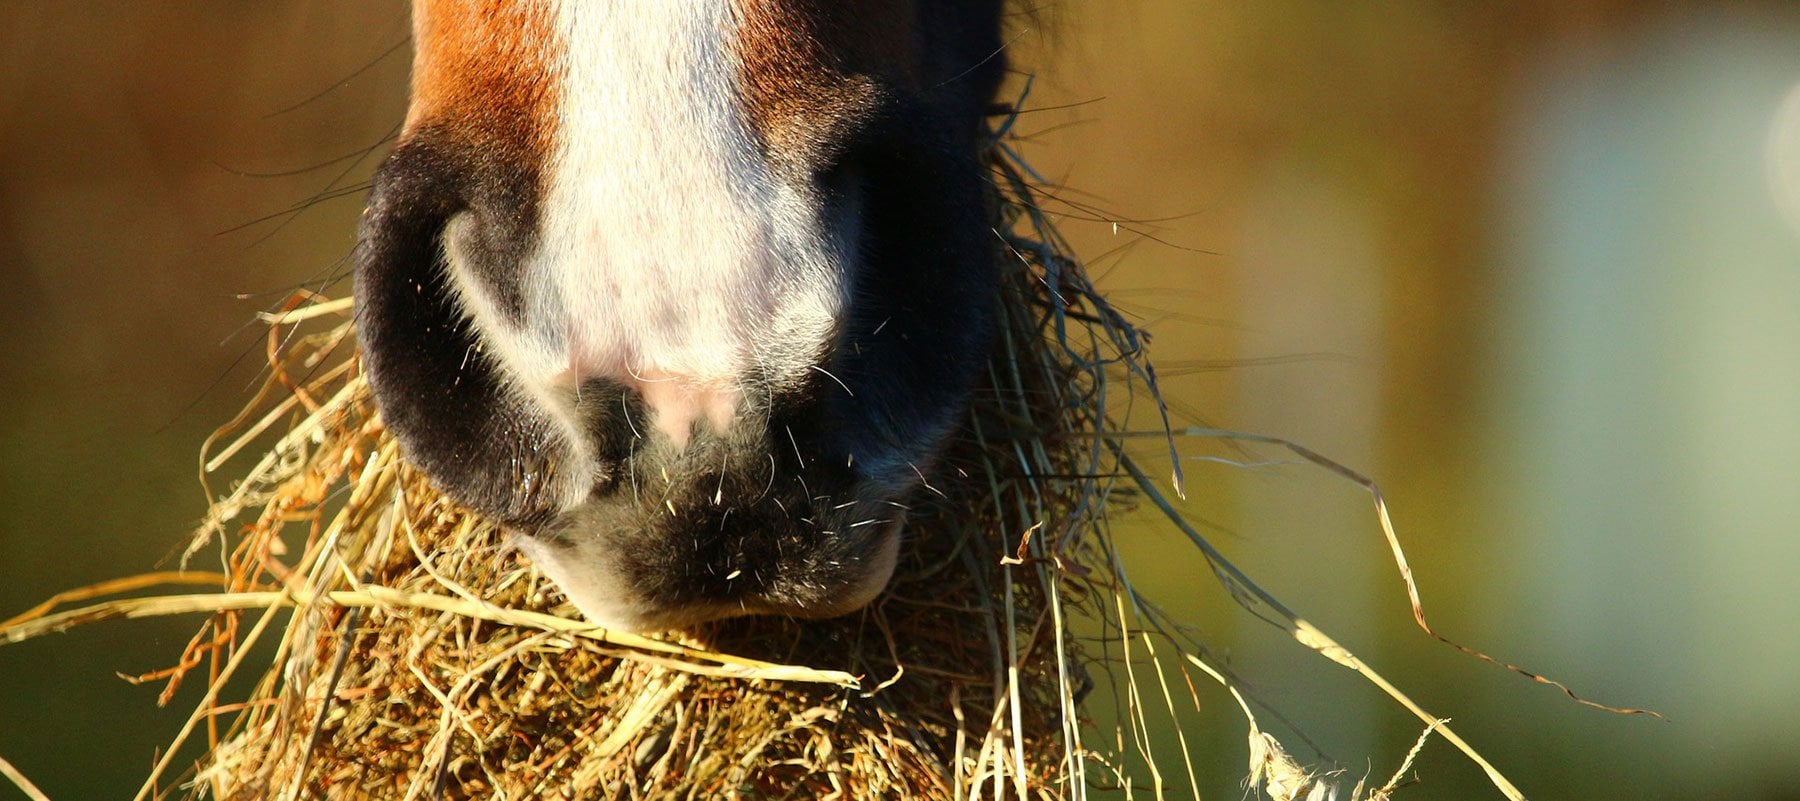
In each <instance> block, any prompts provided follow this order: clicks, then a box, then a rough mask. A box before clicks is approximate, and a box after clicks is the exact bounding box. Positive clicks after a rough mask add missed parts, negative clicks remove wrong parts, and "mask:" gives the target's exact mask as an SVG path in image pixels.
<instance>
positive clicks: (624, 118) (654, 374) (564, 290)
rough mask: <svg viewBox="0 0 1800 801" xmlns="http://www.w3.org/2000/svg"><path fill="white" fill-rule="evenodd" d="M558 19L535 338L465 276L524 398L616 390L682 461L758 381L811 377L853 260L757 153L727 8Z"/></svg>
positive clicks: (801, 192)
mask: <svg viewBox="0 0 1800 801" xmlns="http://www.w3.org/2000/svg"><path fill="white" fill-rule="evenodd" d="M552 6H553V8H554V20H555V23H554V24H555V29H556V32H557V35H558V37H559V38H560V39H561V42H560V44H561V46H562V47H563V48H565V52H564V53H563V54H562V55H563V63H564V66H565V71H564V80H563V83H562V85H561V86H560V87H557V90H558V92H559V96H560V97H559V101H560V102H559V109H560V114H559V115H558V123H557V124H558V126H559V128H558V130H557V131H556V134H555V137H554V139H555V141H556V146H555V149H554V152H553V153H552V154H551V155H550V158H549V160H548V163H547V164H546V165H545V171H544V175H545V184H546V185H545V192H544V195H545V196H544V198H543V199H542V200H543V202H542V205H541V206H540V209H541V221H540V222H541V228H540V240H539V243H538V248H537V250H536V252H535V253H533V254H532V255H531V256H530V257H529V258H528V259H527V263H526V264H525V265H523V266H524V270H523V273H524V275H525V284H524V286H522V287H520V290H521V292H522V293H523V296H524V301H525V310H526V311H525V316H526V323H525V326H524V327H523V328H512V327H509V326H507V325H506V324H504V323H502V322H500V320H501V317H500V315H499V314H498V311H497V309H496V308H495V307H494V306H493V304H492V302H491V301H490V300H489V299H488V298H487V296H486V294H487V293H486V291H485V290H483V289H482V288H481V287H480V286H478V285H476V284H475V283H474V282H472V281H470V280H468V277H467V275H465V274H464V272H465V271H453V274H455V275H456V281H457V284H458V288H459V289H460V290H461V295H462V297H463V301H464V304H465V306H466V307H467V308H468V310H469V311H470V312H471V313H472V314H473V315H474V316H475V318H476V320H477V323H478V324H479V325H480V327H481V330H482V331H483V333H485V334H486V335H487V336H488V338H489V339H490V340H491V341H493V342H494V344H495V346H496V347H495V349H494V350H495V351H496V353H497V355H498V357H499V358H500V359H501V360H502V362H503V363H504V364H505V365H506V366H507V367H508V368H509V372H510V373H512V374H513V376H514V378H515V379H516V380H517V382H518V385H519V388H520V389H521V390H523V391H525V392H526V393H528V394H529V395H531V396H533V397H535V398H537V399H538V400H539V401H540V402H543V403H545V405H546V406H547V408H551V409H557V410H563V411H564V412H565V416H566V411H567V410H569V409H572V406H573V401H574V390H575V388H576V387H578V386H579V385H580V383H581V382H582V381H586V380H589V379H594V378H604V379H611V380H614V381H618V382H621V383H623V384H625V385H626V386H629V387H632V388H634V389H636V390H637V391H638V392H640V393H641V394H642V396H643V398H644V401H645V404H646V405H647V406H648V407H649V408H650V410H651V412H652V415H653V421H652V422H653V424H654V427H655V428H656V429H657V430H658V431H661V432H662V433H663V434H664V435H665V436H667V437H669V438H670V439H671V440H673V441H674V442H675V443H676V444H677V445H681V444H684V443H685V442H686V440H687V437H688V432H689V430H690V428H691V426H693V425H694V424H696V423H697V422H701V421H704V422H705V423H706V424H707V425H710V426H712V427H713V428H714V429H718V430H723V429H724V428H725V427H727V426H728V425H730V423H731V421H732V419H733V418H734V417H736V416H737V415H738V414H739V413H740V409H739V405H740V401H741V399H742V397H743V393H742V391H741V387H742V384H743V381H744V380H745V379H746V378H748V377H751V376H761V377H763V378H765V379H772V380H774V381H776V382H778V383H780V382H793V381H797V380H798V379H799V377H800V375H801V374H803V373H804V372H805V371H806V370H807V369H808V367H810V366H811V365H812V363H813V362H814V360H815V359H816V357H817V355H818V354H819V353H820V351H821V349H822V345H823V343H824V341H825V339H826V337H827V336H828V335H829V332H830V330H831V328H832V321H833V319H834V318H835V317H836V316H837V312H838V309H839V308H840V306H841V305H842V293H843V290H842V286H843V283H844V282H843V280H842V279H841V278H840V277H839V273H840V271H839V268H838V267H837V266H836V264H837V262H838V261H839V258H840V255H841V254H840V253H839V251H838V248H839V246H838V245H836V244H834V243H833V242H832V241H831V238H830V237H829V236H828V235H827V234H826V233H825V232H824V231H823V230H822V228H821V224H820V215H819V212H818V205H819V204H818V199H817V198H816V197H814V196H813V193H812V192H811V190H810V189H809V188H807V187H796V186H790V185H788V184H785V183H783V182H780V181H778V180H777V179H776V178H775V177H774V176H773V175H772V174H771V173H770V170H769V168H768V166H767V165H766V164H765V163H764V160H763V158H762V157H761V155H760V153H759V152H758V150H757V146H756V143H755V140H754V138H753V135H752V134H751V132H750V129H749V125H748V122H747V120H746V116H745V114H744V111H743V109H742V108H741V102H742V100H741V94H740V92H739V90H738V74H739V68H740V67H739V63H738V60H737V57H736V55H735V50H734V47H733V46H732V37H733V36H734V35H735V33H734V31H733V25H734V23H733V21H732V10H731V0H553V2H552ZM455 227H456V226H455V225H454V224H453V225H452V231H453V232H454V229H455ZM450 239H451V242H452V247H451V249H450V252H451V259H452V261H453V263H454V261H455V260H456V258H457V257H456V252H457V251H456V248H455V247H454V244H455V237H454V236H452V237H451V238H450ZM565 422H567V423H568V424H569V425H571V427H572V428H575V429H576V430H577V431H579V429H580V425H579V424H578V423H577V422H576V421H573V420H566V421H565ZM574 439H576V440H578V441H579V440H582V439H585V437H581V436H577V437H575V438H574Z"/></svg>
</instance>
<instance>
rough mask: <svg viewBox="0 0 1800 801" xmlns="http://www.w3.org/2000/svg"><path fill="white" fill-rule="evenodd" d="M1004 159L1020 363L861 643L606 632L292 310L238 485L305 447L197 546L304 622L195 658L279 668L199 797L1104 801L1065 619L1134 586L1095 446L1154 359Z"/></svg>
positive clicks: (987, 406) (925, 502) (931, 507)
mask: <svg viewBox="0 0 1800 801" xmlns="http://www.w3.org/2000/svg"><path fill="white" fill-rule="evenodd" d="M993 153H994V159H993V166H994V170H995V176H996V178H997V179H999V181H1000V182H1002V183H1003V184H1004V185H1006V186H1008V187H1010V189H1011V191H1010V192H1008V193H1007V195H1008V196H1007V197H1005V198H1003V199H999V201H998V203H997V209H998V211H997V214H998V217H997V219H998V220H999V225H997V226H996V227H997V229H998V230H1000V231H1003V232H1007V238H1008V240H1009V242H1008V245H1009V247H1008V248H1007V258H1006V259H1005V260H1004V264H1005V267H1004V272H1005V275H1004V279H1003V283H1004V286H1005V289H1004V292H1003V302H1002V307H1003V314H1002V319H1003V323H1002V326H1003V335H1002V337H1003V342H1002V343H1001V346H1000V347H999V348H998V350H997V355H996V356H995V358H994V361H993V364H992V365H991V369H990V370H989V372H988V375H987V377H986V380H985V381H984V382H983V383H982V385H981V386H980V387H979V389H978V390H977V394H976V397H977V402H976V403H975V404H974V408H973V410H972V411H971V413H970V415H969V417H968V421H967V426H966V428H965V429H964V431H963V435H962V436H960V437H958V438H957V440H956V442H955V443H954V444H953V446H952V447H951V450H950V451H949V452H948V453H947V454H946V456H945V461H944V465H945V472H946V473H948V474H951V475H952V476H953V477H954V480H943V481H940V482H939V483H941V484H942V485H943V486H941V487H939V486H936V485H933V486H931V487H930V488H929V489H928V490H927V491H926V492H924V493H921V497H920V498H919V499H918V502H917V504H916V506H915V509H914V512H913V514H912V517H911V522H910V523H909V526H908V532H909V534H908V537H907V539H906V546H905V552H904V555H903V557H902V560H901V563H900V567H899V568H898V570H897V571H896V575H895V578H894V581H893V583H892V585H891V587H890V590H889V592H888V593H887V594H885V595H884V596H883V597H882V598H881V599H880V600H879V601H877V602H876V604H874V605H873V606H872V607H871V608H870V609H868V610H867V611H866V612H863V613H861V614H856V615H850V616H847V617H844V618H841V619H837V620H832V621H824V622H817V621H812V622H797V621H790V620H785V619H779V618H756V619H747V620H735V621H728V622H724V623H720V624H713V625H710V626H707V627H703V628H700V629H698V630H695V631H690V632H685V633H682V634H681V635H679V638H678V639H669V640H653V639H647V638H640V637H634V636H629V635H624V634H620V633H616V632H606V631H599V630H593V629H591V628H589V627H587V626H585V625H584V624H582V623H581V622H580V620H579V617H578V615H576V613H575V612H574V611H573V609H572V608H571V607H569V606H568V605H567V604H566V603H564V601H563V599H562V597H561V594H560V593H559V592H558V591H557V590H556V589H555V587H553V586H552V585H551V584H549V583H548V582H547V581H546V580H545V579H543V578H542V577H540V576H539V575H538V574H537V573H536V571H534V570H533V569H532V568H531V566H530V565H529V563H527V562H525V561H524V560H523V559H522V558H521V557H520V556H519V555H518V554H517V553H515V552H514V551H512V550H511V549H509V548H508V547H506V545H505V543H504V538H503V537H502V535H501V532H500V531H499V530H497V528H496V527H495V526H494V525H492V524H490V523H487V522H485V521H483V520H480V519H478V518H477V517H475V516H473V515H472V514H471V513H469V512H467V511H465V510H463V509H461V508H459V507H458V506H456V505H455V504H454V503H452V502H450V501H449V500H447V499H446V498H444V497H443V496H441V495H439V494H438V493H436V492H435V491H434V490H432V489H431V487H430V486H429V485H428V484H427V482H426V481H425V479H424V477H423V476H422V475H421V474H420V473H418V472H417V471H415V470H413V469H412V468H410V467H409V466H408V465H406V464H405V463H404V462H403V461H402V460H400V459H399V458H398V455H397V450H396V447H395V443H394V441H393V440H392V439H391V438H390V437H389V436H388V435H387V434H386V432H385V431H384V429H383V428H382V425H381V421H380V419H379V418H378V416H377V415H376V411H375V408H374V405H373V401H372V399H371V398H370V396H369V393H368V391H367V388H366V385H365V384H364V382H363V379H362V377H361V375H360V374H359V372H358V371H357V368H356V362H355V358H354V355H353V352H352V344H351V342H352V336H351V332H350V330H349V324H348V323H347V322H337V323H336V324H335V325H330V324H328V323H325V322H323V321H331V320H334V319H336V320H342V319H343V318H345V317H347V312H348V307H347V306H346V305H345V304H344V303H342V302H335V303H320V304H316V305H307V306H304V307H302V308H301V309H299V310H296V311H291V312H289V313H287V314H283V315H279V316H277V317H276V318H274V319H273V320H272V323H273V325H272V328H271V331H270V337H271V347H270V354H271V364H272V366H273V368H274V369H273V375H272V378H271V379H270V382H269V387H268V389H267V391H265V392H264V393H262V395H261V397H259V398H258V400H257V403H256V404H254V405H253V407H252V410H250V411H247V412H246V414H245V415H243V416H242V417H241V418H240V419H239V420H238V421H235V423H234V425H232V426H229V427H228V428H227V429H224V430H222V431H221V433H220V436H219V437H217V438H216V440H217V441H216V443H215V444H216V445H217V447H216V448H215V449H213V451H212V452H211V453H209V454H208V455H207V457H206V459H207V466H208V467H209V468H218V467H220V466H222V465H223V464H225V463H226V462H227V461H228V460H230V459H231V458H233V457H235V456H237V455H238V454H239V453H241V452H243V451H246V450H249V449H250V445H251V443H253V442H256V441H258V440H259V438H261V439H262V440H266V439H267V436H266V433H265V432H268V431H270V430H274V429H276V428H278V427H280V426H283V425H286V426H288V427H289V428H288V431H287V433H286V434H285V435H283V436H281V437H280V439H279V440H278V441H277V442H275V443H274V445H273V446H272V447H270V448H269V450H268V451H267V452H266V454H265V455H263V456H262V457H261V459H260V461H258V462H257V463H256V464H255V465H254V466H253V467H252V468H251V469H250V470H249V472H248V475H247V477H246V478H245V479H244V480H242V481H241V482H239V483H238V484H237V485H236V486H235V487H234V488H233V489H232V490H231V492H230V493H229V494H228V495H227V496H226V497H225V498H224V500H222V501H221V502H220V503H219V504H218V505H217V506H216V507H215V508H214V509H213V511H212V513H211V516H210V518H209V520H208V523H207V525H206V526H204V527H203V528H202V529H201V531H200V533H199V534H198V537H197V539H196V541H195V542H194V543H193V545H192V547H191V548H190V553H192V554H195V555H196V556H198V557H199V558H200V559H210V558H212V557H208V556H205V555H206V554H217V558H218V559H219V561H220V563H221V571H222V572H223V573H224V574H225V575H227V576H228V577H229V580H228V583H227V586H226V588H225V589H226V590H227V591H228V592H231V593H271V592H272V593H277V594H278V603H275V604H270V605H268V609H269V610H279V611H263V612H260V613H258V612H256V611H254V610H244V611H240V610H225V611H220V612H219V613H218V614H216V615H215V616H214V617H213V619H212V620H210V621H209V622H208V623H207V625H206V627H205V630H203V631H202V632H201V633H200V634H199V635H198V636H197V637H196V639H195V643H194V647H193V648H191V649H190V652H189V655H188V656H189V657H190V658H189V659H187V660H186V662H187V663H193V664H200V663H203V662H205V661H206V659H205V657H208V656H211V657H213V659H212V660H211V663H212V664H213V666H214V667H213V669H212V670H211V671H210V673H209V676H208V678H209V679H211V680H212V681H213V682H215V683H220V682H222V681H223V679H224V678H225V677H224V675H223V674H224V673H225V672H226V671H227V668H239V666H240V665H241V664H242V662H240V661H239V660H240V659H242V658H243V657H244V655H246V654H251V653H256V654H257V658H258V661H259V663H260V662H262V660H268V661H267V668H266V672H265V673H264V674H263V675H262V677H261V678H260V679H258V680H257V681H256V684H255V687H254V689H253V690H252V691H251V692H250V693H249V695H248V697H245V698H241V699H236V700H235V701H234V702H233V703H234V708H235V709H236V710H237V711H236V713H235V715H234V716H231V717H230V718H229V722H228V723H226V724H225V725H223V726H222V728H220V729H215V730H210V731H209V732H208V733H207V735H206V737H207V753H206V756H205V757H204V759H203V760H202V761H201V763H200V764H199V766H198V767H197V769H195V770H194V771H191V772H190V773H189V774H188V775H187V776H186V777H184V781H185V783H186V786H187V787H188V788H190V790H191V791H192V793H193V794H195V795H202V796H207V797H213V798H222V799H238V798H362V797H369V798H386V797H405V798H416V797H431V798H437V797H450V798H539V797H551V798H597V797H607V798H640V797H642V798H722V797H732V796H738V797H744V798H825V797H834V796H836V797H856V798H896V797H904V798H950V797H999V796H1013V797H1020V798H1026V797H1032V798H1058V797H1065V796H1068V795H1070V794H1072V793H1075V794H1078V793H1079V792H1081V790H1080V789H1078V786H1079V785H1081V784H1083V783H1084V779H1083V776H1082V774H1083V772H1084V771H1085V770H1086V768H1085V766H1084V763H1085V762H1086V760H1087V755H1085V754H1083V753H1081V751H1080V749H1081V748H1082V746H1081V743H1080V733H1079V730H1078V727H1079V723H1078V720H1079V717H1078V712H1077V704H1078V702H1079V699H1080V696H1081V695H1082V694H1083V693H1084V692H1085V688H1086V687H1089V686H1091V680H1090V679H1089V678H1088V677H1087V676H1086V675H1085V673H1084V670H1085V668H1084V665H1085V664H1086V662H1087V657H1086V655H1085V654H1083V653H1082V651H1081V649H1080V648H1079V647H1078V646H1077V644H1076V643H1075V641H1074V639H1073V638H1072V637H1071V636H1070V635H1069V632H1068V630H1067V629H1066V627H1065V620H1064V618H1063V614H1064V612H1063V609H1062V606H1063V605H1064V604H1067V603H1069V602H1070V601H1071V598H1072V599H1073V600H1074V601H1076V602H1082V601H1085V600H1092V599H1098V598H1100V597H1101V595H1102V593H1100V592H1099V588H1098V587H1096V586H1090V584H1089V579H1090V578H1092V577H1094V576H1098V577H1100V579H1101V581H1102V582H1104V581H1105V579H1106V578H1107V577H1108V573H1107V571H1106V570H1105V568H1104V559H1103V557H1101V556H1100V555H1099V554H1098V553H1097V552H1096V551H1094V550H1093V549H1092V547H1091V545H1092V542H1093V541H1092V539H1091V538H1090V537H1088V536H1087V535H1088V533H1089V529H1090V527H1091V526H1093V525H1094V523H1095V521H1096V520H1097V519H1098V518H1099V515H1101V514H1102V513H1103V512H1104V510H1105V508H1106V501H1107V498H1106V489H1105V486H1104V483H1103V480H1102V479H1097V478H1095V476H1099V475H1103V474H1110V473H1112V472H1114V471H1113V468H1112V467H1110V466H1108V465H1102V464H1101V463H1100V462H1101V461H1103V460H1110V458H1111V455H1110V454H1109V453H1108V452H1107V451H1106V450H1105V449H1104V448H1102V447H1101V443H1100V440H1099V439H1097V438H1096V437H1095V436H1093V434H1094V433H1095V432H1099V431H1102V430H1104V427H1105V424H1104V421H1105V418H1106V411H1105V400H1106V399H1105V382H1106V380H1107V376H1106V374H1105V373H1106V370H1107V366H1108V364H1111V363H1115V362H1116V361H1117V360H1119V359H1136V358H1139V356H1140V347H1139V340H1138V335H1137V333H1136V332H1135V331H1133V330H1132V329H1131V328H1130V327H1129V326H1128V325H1127V324H1125V322H1124V321H1123V320H1122V319H1121V318H1120V317H1119V316H1118V315H1116V314H1114V313H1112V311H1111V310H1110V309H1109V308H1108V307H1106V305H1105V304H1104V303H1103V302H1102V301H1101V300H1100V298H1099V297H1098V296H1097V295H1096V294H1095V293H1094V290H1093V287H1092V286H1091V285H1090V284H1089V283H1088V282H1087V279H1086V277H1085V276H1084V275H1083V273H1082V272H1081V270H1080V269H1079V268H1078V267H1077V266H1076V265H1075V264H1074V263H1073V262H1072V261H1069V260H1068V259H1066V258H1064V257H1063V256H1061V255H1060V251H1059V249H1058V248H1057V247H1056V246H1055V245H1054V244H1053V243H1054V241H1055V240H1053V239H1048V238H1047V237H1048V236H1049V232H1048V229H1042V230H1041V231H1040V230H1039V229H1037V228H1035V227H1034V226H1033V222H1034V221H1035V222H1037V223H1042V222H1043V220H1042V218H1041V217H1039V216H1038V215H1037V212H1036V211H1035V209H1034V208H1032V207H1031V206H1030V205H1029V202H1028V197H1029V195H1028V194H1023V193H1027V192H1028V190H1027V189H1026V186H1027V184H1026V178H1025V176H1024V175H1022V174H1021V172H1020V170H1019V169H1018V166H1017V165H1016V164H1015V163H1014V162H1011V161H1009V160H1007V159H1008V156H1007V152H1006V151H1005V150H1003V149H1001V148H996V149H995V150H994V151H993ZM322 324H323V325H325V327H324V328H320V326H321V325H322ZM296 327H298V328H296ZM277 343H278V344H277ZM1077 434H1081V435H1085V436H1075V435H1077ZM1083 565H1088V566H1093V567H1097V568H1099V569H1098V571H1091V570H1088V569H1085V568H1083V567H1082V566H1083ZM1108 595H1110V594H1108ZM271 600H276V599H271ZM289 607H291V609H292V611H291V613H290V612H288V611H287V609H288V608H289ZM271 643H273V644H274V654H273V657H272V659H271V657H270V656H269V655H268V654H267V650H268V647H269V645H270V644H271ZM228 653H229V654H234V655H235V658H231V659H229V660H228V663H227V664H221V663H220V659H219V657H222V656H225V655H226V654H228ZM801 666H804V667H801ZM238 672H241V671H238ZM208 700H209V706H213V707H215V709H214V712H216V707H218V706H222V705H223V704H224V699H223V698H209V699H208ZM219 717H220V716H219V715H217V714H214V713H209V714H206V715H204V718H205V720H206V721H207V723H208V724H209V725H212V724H214V722H215V721H217V720H218V719H219Z"/></svg>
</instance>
